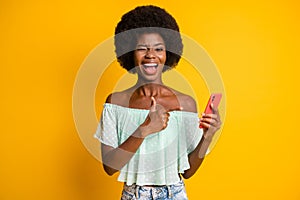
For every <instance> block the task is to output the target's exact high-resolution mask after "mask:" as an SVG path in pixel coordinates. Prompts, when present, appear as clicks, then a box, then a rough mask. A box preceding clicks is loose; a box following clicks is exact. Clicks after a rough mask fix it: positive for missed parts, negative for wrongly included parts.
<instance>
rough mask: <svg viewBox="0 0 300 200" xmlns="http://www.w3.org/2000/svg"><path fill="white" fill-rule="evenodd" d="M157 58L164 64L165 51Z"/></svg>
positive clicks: (165, 58)
mask: <svg viewBox="0 0 300 200" xmlns="http://www.w3.org/2000/svg"><path fill="white" fill-rule="evenodd" d="M159 60H160V62H161V63H163V64H165V62H166V60H167V55H166V53H164V54H162V55H161V56H159Z"/></svg>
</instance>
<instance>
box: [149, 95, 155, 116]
mask: <svg viewBox="0 0 300 200" xmlns="http://www.w3.org/2000/svg"><path fill="white" fill-rule="evenodd" d="M150 111H151V112H154V111H156V100H155V98H154V97H151V108H150Z"/></svg>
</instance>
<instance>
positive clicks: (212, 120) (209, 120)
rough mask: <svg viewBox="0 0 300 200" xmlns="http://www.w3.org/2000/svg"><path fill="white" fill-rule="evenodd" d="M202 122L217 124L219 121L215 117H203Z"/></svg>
mask: <svg viewBox="0 0 300 200" xmlns="http://www.w3.org/2000/svg"><path fill="white" fill-rule="evenodd" d="M200 122H205V123H208V124H216V122H217V121H216V120H215V119H212V118H201V119H200Z"/></svg>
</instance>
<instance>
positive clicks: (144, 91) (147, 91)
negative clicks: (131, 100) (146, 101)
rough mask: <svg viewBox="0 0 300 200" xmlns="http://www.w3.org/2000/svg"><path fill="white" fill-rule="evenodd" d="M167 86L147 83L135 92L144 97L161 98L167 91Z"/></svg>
mask: <svg viewBox="0 0 300 200" xmlns="http://www.w3.org/2000/svg"><path fill="white" fill-rule="evenodd" d="M166 88H167V87H166V86H164V85H163V84H158V83H146V84H143V85H139V86H138V87H137V89H136V90H135V92H136V93H137V94H139V95H142V96H148V97H152V96H153V97H154V96H160V95H161V94H162V93H164V91H165V90H166Z"/></svg>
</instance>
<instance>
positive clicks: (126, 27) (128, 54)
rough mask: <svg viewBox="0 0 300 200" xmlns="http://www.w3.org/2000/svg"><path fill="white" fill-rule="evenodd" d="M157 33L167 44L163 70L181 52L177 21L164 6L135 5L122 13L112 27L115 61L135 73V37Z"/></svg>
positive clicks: (175, 60) (176, 59) (173, 64)
mask: <svg viewBox="0 0 300 200" xmlns="http://www.w3.org/2000/svg"><path fill="white" fill-rule="evenodd" d="M144 33H158V34H159V35H160V36H161V37H162V38H163V40H164V42H165V45H166V63H165V66H166V67H164V69H163V71H166V70H167V69H171V68H173V67H175V66H176V65H177V64H178V62H179V60H180V58H181V55H182V49H183V44H182V39H181V35H180V33H179V27H178V24H177V22H176V20H175V19H174V18H173V17H172V16H171V15H170V14H169V13H167V12H166V11H165V10H164V9H162V8H160V7H157V6H153V5H148V6H138V7H136V8H135V9H133V10H131V11H129V12H128V13H126V14H124V15H123V16H122V19H121V21H120V22H119V23H118V25H117V27H116V29H115V47H116V50H115V51H116V54H117V59H118V62H119V63H120V65H121V66H122V67H124V68H125V69H126V70H127V71H130V72H133V73H134V72H135V70H133V69H134V68H135V65H134V59H133V55H134V50H135V48H136V43H137V38H138V36H140V35H142V34H144Z"/></svg>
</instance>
